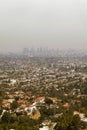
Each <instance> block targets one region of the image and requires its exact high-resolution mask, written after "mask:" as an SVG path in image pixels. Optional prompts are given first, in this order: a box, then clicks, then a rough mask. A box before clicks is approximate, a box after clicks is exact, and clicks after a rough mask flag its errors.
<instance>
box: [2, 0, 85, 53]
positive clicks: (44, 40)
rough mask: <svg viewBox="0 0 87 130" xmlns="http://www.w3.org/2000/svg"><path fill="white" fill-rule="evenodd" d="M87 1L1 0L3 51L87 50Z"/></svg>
mask: <svg viewBox="0 0 87 130" xmlns="http://www.w3.org/2000/svg"><path fill="white" fill-rule="evenodd" d="M86 34H87V0H0V52H8V51H13V52H14V51H16V52H18V51H21V49H22V48H24V47H28V48H29V47H50V48H60V49H67V48H71V49H87V36H86Z"/></svg>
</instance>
